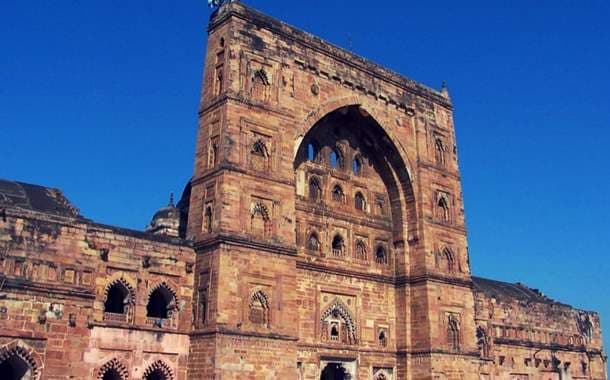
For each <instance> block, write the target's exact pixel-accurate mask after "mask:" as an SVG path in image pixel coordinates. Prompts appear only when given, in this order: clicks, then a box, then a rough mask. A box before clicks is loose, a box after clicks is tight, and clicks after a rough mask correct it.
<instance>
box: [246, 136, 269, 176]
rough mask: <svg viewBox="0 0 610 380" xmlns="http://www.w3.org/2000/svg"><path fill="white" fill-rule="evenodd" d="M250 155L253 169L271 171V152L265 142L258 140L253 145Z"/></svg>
mask: <svg viewBox="0 0 610 380" xmlns="http://www.w3.org/2000/svg"><path fill="white" fill-rule="evenodd" d="M250 155H251V156H250V162H251V166H252V169H254V170H258V171H266V170H269V157H270V156H269V150H268V149H267V145H266V144H265V142H264V141H263V140H261V139H258V140H256V141H255V142H254V143H253V144H252V148H251V149H250Z"/></svg>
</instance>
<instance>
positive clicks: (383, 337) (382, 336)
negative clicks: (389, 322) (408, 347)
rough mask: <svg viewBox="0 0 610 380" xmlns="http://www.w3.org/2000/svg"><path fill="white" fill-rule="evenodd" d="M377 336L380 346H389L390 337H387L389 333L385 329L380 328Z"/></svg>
mask: <svg viewBox="0 0 610 380" xmlns="http://www.w3.org/2000/svg"><path fill="white" fill-rule="evenodd" d="M377 338H378V341H379V346H380V347H387V346H388V337H387V333H386V331H385V329H380V330H379V336H378V337H377Z"/></svg>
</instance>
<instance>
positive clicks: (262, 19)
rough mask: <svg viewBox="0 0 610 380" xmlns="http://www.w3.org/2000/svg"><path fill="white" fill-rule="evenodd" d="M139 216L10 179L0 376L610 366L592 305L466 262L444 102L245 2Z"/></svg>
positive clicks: (425, 378) (387, 379)
mask: <svg viewBox="0 0 610 380" xmlns="http://www.w3.org/2000/svg"><path fill="white" fill-rule="evenodd" d="M207 46H208V51H207V58H206V61H205V70H204V85H203V89H202V92H201V104H200V113H199V132H198V136H197V143H196V146H197V148H196V155H195V164H194V173H193V177H192V179H191V180H190V181H189V182H188V183H187V185H186V187H185V190H184V193H183V195H182V197H181V199H180V200H179V202H177V204H174V202H173V200H171V201H170V202H169V205H168V206H167V207H164V208H162V209H161V210H159V211H158V212H157V213H156V214H155V215H154V217H153V220H152V221H151V223H150V225H149V227H148V228H147V230H146V231H133V230H127V229H123V228H118V227H114V226H108V225H102V224H99V223H96V222H94V221H92V220H90V219H87V218H85V217H83V216H82V215H81V214H80V212H79V210H78V209H77V208H76V207H75V206H74V205H73V204H72V203H71V202H70V201H69V200H68V199H66V197H65V196H64V195H63V194H62V192H61V191H59V190H57V189H52V188H48V187H43V186H37V185H32V184H25V183H19V182H14V181H10V180H1V181H0V272H1V275H0V379H2V380H18V379H28V380H34V379H97V380H127V379H146V380H153V379H154V380H170V379H171V380H184V379H189V380H191V379H192V380H195V379H201V380H204V379H219V380H220V379H222V380H247V379H253V380H255V379H256V380H258V379H260V380H268V379H294V380H297V379H299V380H458V379H459V380H475V379H477V380H479V379H481V380H491V379H498V380H500V379H502V380H504V379H510V380H565V379H589V380H592V379H595V380H605V379H607V375H606V371H605V366H606V363H605V361H606V357H605V356H604V352H603V349H602V337H601V329H600V321H599V316H598V315H597V314H596V313H594V312H589V311H584V310H578V309H575V308H573V307H571V306H569V305H565V304H562V303H559V302H557V301H554V300H552V299H549V298H547V297H545V296H544V295H543V294H542V293H541V292H540V291H538V290H536V289H531V288H529V287H527V286H525V285H523V284H509V283H505V282H500V281H495V280H489V279H484V278H479V277H474V276H473V275H472V274H471V271H470V266H469V260H468V250H467V236H466V229H465V223H464V210H463V204H462V191H461V184H460V173H459V169H458V160H457V148H456V142H455V130H454V125H453V107H452V103H451V99H450V96H449V93H448V91H447V89H446V88H445V87H443V88H442V89H441V90H440V91H437V90H433V89H430V88H427V87H425V86H423V85H421V84H418V83H417V82H414V81H412V80H410V79H407V78H405V77H402V76H400V75H398V74H396V73H394V72H391V71H389V70H387V69H385V68H383V67H380V66H378V65H376V64H373V63H371V62H369V61H367V60H366V59H363V58H361V57H358V56H356V55H354V54H352V53H350V52H348V51H346V50H343V49H340V48H338V47H336V46H333V45H331V44H329V43H327V42H324V41H322V40H321V39H319V38H317V37H315V36H312V35H310V34H308V33H306V32H303V31H301V30H298V29H296V28H294V27H291V26H289V25H286V24H284V23H282V22H280V21H277V20H275V19H272V18H270V17H268V16H265V15H263V14H261V13H259V12H257V11H255V10H253V9H251V8H248V7H247V6H245V5H243V4H240V3H239V2H224V4H223V5H222V6H220V8H218V9H217V10H216V11H215V12H214V13H213V15H212V17H211V20H210V25H209V39H208V45H207Z"/></svg>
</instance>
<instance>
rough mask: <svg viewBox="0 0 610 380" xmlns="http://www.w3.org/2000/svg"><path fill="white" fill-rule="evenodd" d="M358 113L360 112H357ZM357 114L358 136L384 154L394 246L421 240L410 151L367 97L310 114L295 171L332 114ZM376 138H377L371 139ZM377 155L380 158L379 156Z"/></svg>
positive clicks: (299, 136) (339, 102)
mask: <svg viewBox="0 0 610 380" xmlns="http://www.w3.org/2000/svg"><path fill="white" fill-rule="evenodd" d="M356 111H357V112H356ZM348 112H355V113H357V114H358V115H360V119H359V128H358V133H360V134H361V135H362V136H363V137H364V140H365V141H366V142H367V143H368V144H370V147H369V148H370V150H371V151H374V152H383V154H382V155H381V154H380V155H378V156H383V157H382V158H381V159H379V160H378V162H377V164H378V166H379V168H380V172H381V175H382V177H383V178H382V180H383V182H384V184H385V185H386V188H387V190H388V195H389V196H390V202H389V204H390V210H391V214H392V222H393V238H394V242H395V243H399V242H404V241H408V242H414V241H417V240H418V228H417V227H418V225H417V220H418V218H417V209H416V201H415V195H414V176H413V174H412V173H413V171H412V170H411V166H410V164H409V160H408V157H407V152H406V149H405V148H404V146H403V145H402V144H401V142H400V140H399V139H398V138H397V136H396V135H395V133H394V132H393V131H392V129H391V128H387V127H386V126H384V125H383V122H382V120H384V118H382V117H381V115H378V114H377V111H376V110H375V107H373V106H368V105H367V101H366V99H365V98H360V97H357V96H352V97H346V98H342V99H336V100H332V101H329V102H327V103H325V104H322V105H320V106H319V107H318V108H317V109H316V110H314V111H312V112H310V113H309V114H308V115H307V117H306V118H305V120H304V121H303V122H302V123H301V124H300V125H299V126H298V131H297V136H296V139H295V141H296V143H295V149H294V163H295V169H296V168H297V165H298V164H300V163H301V162H302V156H303V153H304V149H305V148H304V147H306V146H307V143H308V140H309V139H310V137H309V136H308V135H309V134H310V133H311V131H312V130H314V129H315V128H316V127H318V126H319V125H320V123H323V122H324V121H325V120H326V119H327V118H328V117H329V116H330V115H333V114H336V113H341V114H346V113H348ZM371 137H374V138H371ZM376 156H377V155H376Z"/></svg>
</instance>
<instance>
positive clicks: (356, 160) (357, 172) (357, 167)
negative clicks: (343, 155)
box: [352, 156, 362, 176]
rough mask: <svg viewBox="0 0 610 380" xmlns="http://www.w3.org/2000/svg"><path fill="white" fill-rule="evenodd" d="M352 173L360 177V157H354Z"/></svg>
mask: <svg viewBox="0 0 610 380" xmlns="http://www.w3.org/2000/svg"><path fill="white" fill-rule="evenodd" d="M352 172H353V173H354V175H356V176H361V175H362V157H360V156H356V157H354V160H353V161H352Z"/></svg>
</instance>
